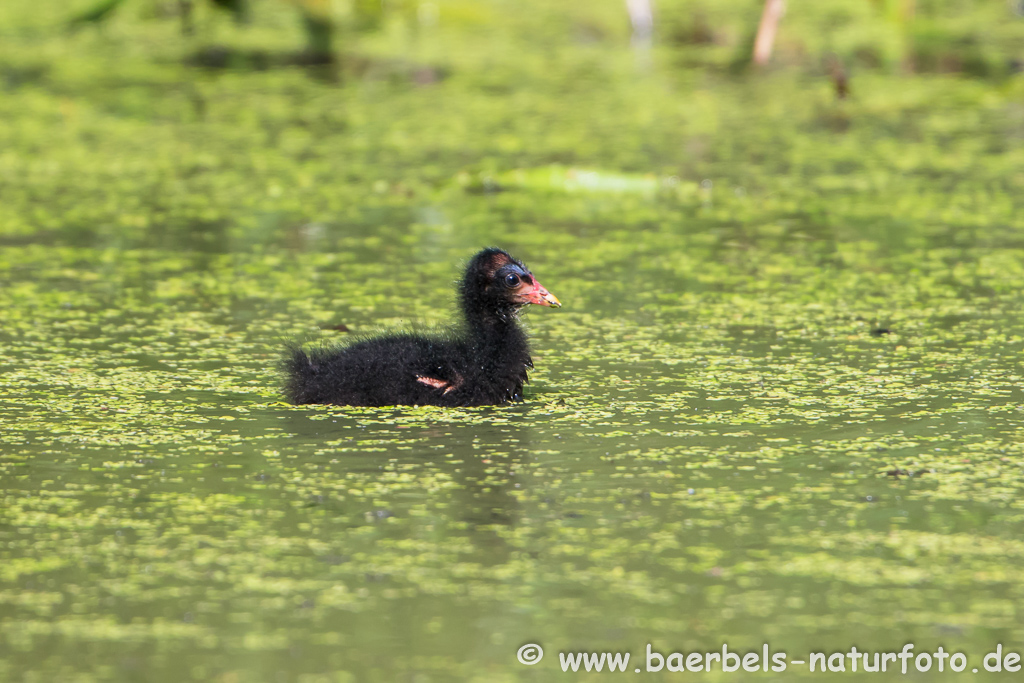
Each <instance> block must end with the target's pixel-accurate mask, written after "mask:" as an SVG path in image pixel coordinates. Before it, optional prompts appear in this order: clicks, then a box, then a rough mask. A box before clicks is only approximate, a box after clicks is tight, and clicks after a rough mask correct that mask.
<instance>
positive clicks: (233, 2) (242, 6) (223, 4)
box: [210, 0, 249, 23]
mask: <svg viewBox="0 0 1024 683" xmlns="http://www.w3.org/2000/svg"><path fill="white" fill-rule="evenodd" d="M210 1H211V2H212V3H213V4H214V5H216V6H217V7H219V8H221V9H222V10H224V11H226V12H230V13H231V14H232V15H233V16H234V17H235V21H237V22H238V23H243V22H245V21H247V20H248V19H249V2H248V0H210Z"/></svg>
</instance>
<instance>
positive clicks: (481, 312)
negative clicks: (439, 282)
mask: <svg viewBox="0 0 1024 683" xmlns="http://www.w3.org/2000/svg"><path fill="white" fill-rule="evenodd" d="M459 295H460V304H461V308H462V315H463V321H462V323H461V325H459V326H457V327H456V328H454V329H453V330H450V331H448V332H445V333H441V334H438V335H435V336H424V335H418V334H411V333H401V332H399V333H393V334H388V335H385V336H382V337H375V338H372V339H366V340H364V341H360V342H357V343H355V344H351V345H349V346H343V347H340V348H314V349H312V350H310V351H303V350H302V349H299V348H293V349H292V351H291V355H290V357H289V358H288V359H287V361H286V370H287V373H288V380H287V385H286V388H285V391H286V393H287V395H288V398H289V399H290V400H291V401H292V402H293V403H296V404H302V403H330V404H335V405H352V406H389V405H436V406H482V405H496V404H499V403H505V402H506V401H517V400H519V399H521V398H522V393H523V382H526V381H527V368H532V367H533V361H532V360H531V359H530V348H529V344H528V343H527V338H526V334H525V333H524V332H523V331H522V330H521V329H520V328H519V325H518V319H519V313H520V310H521V309H522V308H523V307H524V306H525V305H526V304H539V305H541V306H553V307H556V308H557V307H559V306H561V305H562V304H561V303H560V302H559V301H558V299H556V298H555V297H554V295H552V294H551V293H549V292H548V290H546V289H545V288H544V287H543V286H542V285H541V284H540V283H539V282H537V280H536V279H535V278H534V277H533V274H532V273H531V272H530V270H529V269H528V268H527V267H526V266H525V265H523V263H522V262H521V261H517V260H516V259H514V258H512V256H511V255H510V254H509V253H508V252H506V251H502V250H501V249H495V248H489V249H484V250H483V251H481V252H480V253H478V254H477V255H476V256H474V257H473V259H472V260H471V261H470V262H469V265H468V266H467V267H466V272H465V274H464V275H463V277H462V282H461V283H460V284H459Z"/></svg>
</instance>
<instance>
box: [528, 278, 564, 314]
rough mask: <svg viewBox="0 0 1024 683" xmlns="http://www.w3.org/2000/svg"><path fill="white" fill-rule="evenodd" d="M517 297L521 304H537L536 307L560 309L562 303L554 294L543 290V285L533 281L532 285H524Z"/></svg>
mask: <svg viewBox="0 0 1024 683" xmlns="http://www.w3.org/2000/svg"><path fill="white" fill-rule="evenodd" d="M518 294H519V297H520V299H521V300H522V301H523V303H527V304H537V305H538V306H550V307H551V308H560V307H561V306H562V302H561V301H559V300H558V297H556V296H555V295H554V294H552V293H551V292H549V291H548V290H547V289H545V288H544V285H542V284H541V283H539V282H537V280H534V281H533V283H532V284H529V285H525V286H524V287H523V288H522V289H521V290H520V291H519V293H518Z"/></svg>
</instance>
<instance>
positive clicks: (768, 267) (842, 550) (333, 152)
mask: <svg viewBox="0 0 1024 683" xmlns="http://www.w3.org/2000/svg"><path fill="white" fill-rule="evenodd" d="M115 38H117V36H115ZM73 40H78V41H88V40H90V38H88V37H79V38H75V39H73ZM115 42H116V41H115ZM89 46H90V49H93V50H95V51H96V52H97V54H99V55H100V57H97V58H96V59H97V60H99V61H97V62H96V63H95V64H94V63H91V62H86V63H85V64H84V65H83V64H82V63H71V62H68V61H63V60H61V59H59V58H56V57H45V58H44V57H39V58H38V59H40V60H43V61H42V62H40V63H41V64H42V65H43V66H42V67H40V68H43V73H45V74H47V75H46V76H45V77H42V80H40V81H39V82H38V83H28V84H26V83H23V82H21V81H19V82H18V83H14V82H13V81H11V83H9V84H8V86H7V88H8V95H9V96H8V97H5V98H4V99H2V100H0V114H2V116H3V117H4V119H5V121H7V122H8V123H9V125H7V126H4V127H2V128H0V194H2V196H3V201H2V206H0V221H2V224H3V226H4V229H3V232H2V233H0V245H2V250H0V317H2V321H3V324H2V326H0V342H2V344H3V348H4V354H3V357H2V358H0V392H2V397H3V399H2V401H0V424H2V432H0V499H2V503H3V504H2V506H0V644H2V645H0V678H3V679H4V680H32V681H51V680H67V681H93V680H96V681H168V682H170V681H184V680H196V681H224V682H231V681H302V682H306V683H312V682H314V681H359V682H362V681H381V682H391V681H416V682H418V683H423V682H425V681H449V680H466V681H488V682H499V681H519V680H523V681H535V680H536V681H546V680H560V679H562V678H564V677H565V676H566V675H568V674H563V673H562V671H561V668H560V667H559V665H558V653H559V652H576V651H608V652H630V653H631V655H632V657H633V659H631V661H630V666H629V671H632V670H633V669H634V666H636V667H644V666H645V661H644V659H643V658H644V656H645V648H646V646H647V644H648V643H650V644H651V645H652V647H653V648H654V650H656V651H659V652H661V653H663V654H666V655H667V654H669V653H671V652H685V653H690V652H695V651H697V652H702V651H715V650H717V651H721V647H722V644H723V643H726V644H727V645H728V647H729V649H730V650H732V651H739V652H747V651H754V652H761V648H762V645H763V644H765V643H768V644H769V646H770V649H771V651H772V652H786V653H788V656H789V659H790V660H796V659H804V660H806V659H808V658H809V653H810V652H812V651H818V652H825V653H828V654H831V653H834V652H837V651H841V652H847V651H849V649H850V647H851V646H856V647H857V648H858V649H859V650H862V651H864V650H866V651H869V652H898V651H900V650H901V649H902V648H903V646H904V645H905V644H906V643H914V645H915V647H916V650H915V652H917V653H920V652H923V651H929V652H931V651H934V650H935V649H936V648H937V647H938V646H940V645H941V646H943V647H944V648H945V649H946V650H947V651H959V652H963V653H965V654H966V655H967V657H968V661H969V665H968V667H967V669H966V671H965V672H964V673H963V674H955V673H949V672H948V671H947V673H945V674H942V675H943V676H946V677H948V678H949V679H951V680H959V678H960V677H963V678H966V677H969V676H971V675H972V674H971V669H972V667H980V666H981V659H982V657H983V656H984V655H985V654H986V653H988V652H990V651H992V650H994V649H995V646H996V645H997V644H999V643H1002V644H1003V646H1004V648H1006V649H1008V650H1014V649H1015V650H1016V651H1021V650H1024V615H1022V613H1021V611H1020V608H1019V605H1020V604H1024V603H1022V600H1024V588H1022V587H1024V570H1022V569H1021V567H1022V566H1024V561H1022V560H1024V540H1022V538H1024V503H1022V498H1021V495H1020V494H1021V488H1022V480H1021V477H1020V466H1021V462H1022V460H1024V419H1022V418H1024V415H1022V388H1021V353H1022V351H1024V324H1022V322H1021V317H1020V309H1021V305H1022V300H1024V295H1022V286H1024V240H1022V235H1024V232H1022V229H1024V224H1022V221H1021V216H1022V215H1024V211H1022V210H1024V206H1022V205H1024V200H1022V199H1021V198H1022V197H1024V173H1022V172H1021V169H1022V168H1024V134H1022V131H1024V128H1022V122H1024V110H1022V109H1021V105H1020V102H1021V101H1022V100H1021V95H1022V94H1024V90H1022V84H1021V81H1020V79H1019V78H1018V79H1016V80H1014V81H1009V82H1008V83H983V82H971V81H967V80H960V79H957V78H952V77H949V78H946V77H923V76H922V77H915V78H909V77H900V76H884V75H870V74H865V75H864V76H863V77H862V78H861V79H860V80H858V81H857V82H856V88H857V90H856V91H855V92H857V93H858V96H857V97H856V98H854V99H852V100H851V101H845V102H835V101H833V98H832V95H831V93H830V92H829V90H828V86H827V84H824V85H823V84H822V83H820V82H818V81H815V80H814V79H812V78H809V77H807V76H805V75H798V74H793V73H776V74H771V75H768V76H765V77H764V78H763V79H762V78H753V77H737V78H732V77H726V76H721V77H720V78H718V79H714V80H708V81H703V80H700V79H695V78H693V77H689V76H685V75H684V74H681V73H679V72H676V71H673V70H671V69H665V70H661V71H659V70H657V69H655V70H654V71H653V72H652V73H647V74H645V75H642V76H640V77H637V75H636V74H635V73H634V71H633V69H634V66H633V63H632V61H631V59H632V58H631V55H630V54H629V53H628V52H625V51H623V52H622V53H621V54H619V53H616V54H615V57H614V59H611V58H608V59H610V60H611V61H609V62H607V63H606V62H604V61H602V60H603V59H604V57H602V56H601V54H599V53H597V52H588V51H587V50H586V49H584V48H580V50H581V52H580V53H579V54H577V53H572V54H571V55H568V56H566V57H565V59H563V60H562V61H560V62H558V64H559V65H560V66H559V68H558V69H553V70H552V71H551V73H544V72H543V71H538V70H532V71H531V70H530V69H533V68H534V67H535V64H534V63H533V62H530V63H528V64H526V65H524V66H522V67H521V69H522V71H514V72H512V75H511V76H510V75H509V73H505V72H499V73H497V74H493V73H491V72H487V71H485V72H483V73H481V72H472V73H470V74H469V75H460V74H459V73H456V74H455V75H453V76H451V78H449V79H448V80H445V81H442V82H439V83H436V84H432V85H429V86H425V87H413V86H407V85H401V86H398V85H394V84H388V83H381V82H377V81H367V82H354V83H347V84H341V85H339V84H334V83H325V82H321V81H318V80H317V79H315V78H310V77H308V76H307V75H306V74H303V73H301V72H292V71H288V70H283V71H273V72H268V73H235V72H226V73H214V74H205V75H203V76H202V77H201V78H196V79H195V80H192V79H193V75H192V72H190V71H188V70H187V69H185V68H183V67H180V66H177V65H170V66H169V65H168V64H159V63H158V65H157V66H148V67H146V68H145V69H144V68H142V67H132V66H126V65H118V66H114V65H115V64H116V59H115V58H114V56H113V55H114V54H115V48H113V47H109V46H98V45H96V44H92V43H90V44H89ZM8 49H9V50H11V49H10V48H8ZM104 50H109V51H110V52H104ZM23 54H24V51H21V52H17V54H15V52H13V51H9V52H7V53H4V55H5V56H4V58H5V59H6V60H7V62H6V63H8V64H9V65H10V64H14V65H15V66H18V65H19V64H20V66H19V67H18V68H20V69H21V70H22V71H18V73H22V72H23V71H24V70H25V69H27V68H28V67H29V66H33V65H36V66H38V64H36V63H35V62H31V63H25V59H26V58H25V57H23ZM104 55H106V56H105V57H104ZM51 58H52V59H53V61H52V62H50V61H46V60H49V59H51ZM32 59H37V58H35V57H33V58H32ZM103 59H106V60H107V61H103ZM18 60H21V61H20V62H19V61H18ZM26 64H27V65H26ZM90 64H91V66H90ZM96 64H102V65H106V67H105V68H108V69H110V70H109V71H107V72H104V71H103V70H102V69H100V68H99V67H98V66H96ZM503 68H505V67H503ZM517 68H519V67H517ZM12 69H14V67H13V66H9V67H8V70H9V71H10V72H11V73H14V71H12ZM147 69H148V70H147ZM83 72H88V73H87V75H88V76H89V77H90V78H92V79H94V81H93V82H91V84H90V85H88V86H86V85H82V82H83V81H82V76H83ZM517 79H518V80H517ZM527 79H531V80H527ZM507 83H513V84H515V83H519V85H505V84H507ZM596 86H600V87H596ZM197 97H198V98H200V99H202V100H203V101H204V102H205V103H206V104H205V105H203V106H204V107H205V109H204V110H203V112H202V113H197V110H196V108H195V105H194V98H197ZM638 103H642V105H643V106H640V107H638V106H637V104H638ZM491 244H495V245H500V246H502V247H505V248H507V249H509V250H510V251H511V252H512V253H513V254H515V255H516V256H517V257H519V258H521V259H523V260H524V261H526V263H527V264H528V265H529V266H530V267H531V268H532V269H533V271H534V272H535V273H536V274H537V276H538V278H539V279H540V280H541V281H542V282H544V284H545V285H546V286H547V287H548V288H549V289H550V290H551V291H552V292H553V293H554V294H556V295H557V296H558V297H559V298H560V299H561V301H562V302H563V305H564V307H563V308H562V309H559V310H533V311H530V312H529V313H528V315H526V316H525V323H526V324H527V325H528V327H529V329H530V331H531V335H532V340H533V346H534V360H535V363H536V370H535V371H534V372H533V374H532V379H531V383H530V384H529V385H528V388H527V392H526V400H525V402H523V403H521V404H517V405H512V406H502V407H489V408H474V409H458V410H454V409H441V408H433V407H409V408H384V409H365V408H358V409H357V408H345V407H325V406H318V407H309V406H302V407H294V406H290V405H287V404H286V403H284V402H283V401H282V397H281V394H280V391H279V387H280V385H281V375H280V371H279V369H278V366H279V363H280V361H281V357H282V355H283V349H284V347H285V345H286V344H287V343H289V342H292V341H303V340H307V341H310V342H312V343H319V342H320V341H324V340H326V341H328V342H334V341H338V342H344V340H345V339H347V338H349V337H351V336H352V335H353V334H366V333H372V332H373V331H375V330H378V329H381V328H385V327H391V326H406V327H408V326H412V325H414V324H415V325H423V326H433V325H443V324H444V323H445V321H446V320H448V319H450V318H451V317H452V315H453V310H452V306H453V301H454V298H453V283H454V281H455V280H456V279H457V277H458V275H459V270H460V268H461V264H462V263H464V262H465V260H466V259H468V258H469V257H470V256H471V255H472V254H473V253H475V251H476V250H477V249H479V248H480V247H482V246H486V245H491ZM339 325H340V326H344V327H347V328H348V329H349V330H351V332H340V331H337V330H334V329H332V328H334V327H336V326H339ZM528 643H537V644H540V645H542V646H543V648H544V651H545V653H546V655H545V658H544V660H543V661H542V662H540V663H539V664H537V665H535V666H532V667H528V666H524V665H522V664H520V663H519V662H518V661H517V659H516V653H517V651H518V650H519V648H520V647H521V646H523V645H524V644H528ZM846 666H847V668H848V669H849V666H850V664H849V660H847V662H846ZM890 666H894V665H890ZM643 675H644V676H645V677H646V678H647V679H649V680H675V679H676V678H678V677H679V676H684V675H690V676H693V677H698V676H699V675H702V674H692V673H691V674H681V673H670V672H668V671H667V670H662V671H661V672H660V673H645V674H643ZM729 675H742V674H725V673H721V672H718V673H715V674H713V675H711V676H709V677H708V678H709V679H710V678H715V679H717V678H725V677H728V676H729ZM761 675H762V677H763V678H764V679H765V680H769V679H776V678H775V677H778V678H777V680H791V679H794V678H802V677H804V676H807V677H812V676H811V674H809V673H808V671H807V666H804V665H797V664H792V665H791V666H790V667H789V668H788V669H787V671H786V672H784V673H776V674H771V673H769V674H761ZM816 675H821V674H816ZM830 675H832V676H835V675H838V674H830ZM847 675H850V674H847ZM877 675H879V674H875V676H877ZM1002 675H1003V676H1009V674H1005V673H1004V674H1002ZM618 676H620V677H623V678H624V677H626V675H623V674H618ZM629 676H633V674H632V673H631V674H629ZM988 676H989V677H991V678H993V679H996V680H999V679H1000V675H998V674H988ZM576 677H577V678H579V679H581V680H590V677H592V678H598V677H605V678H614V677H615V675H612V674H607V673H605V674H601V675H598V674H591V675H590V677H588V675H586V674H583V673H580V674H577V675H576ZM865 677H871V674H865Z"/></svg>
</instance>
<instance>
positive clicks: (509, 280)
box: [505, 273, 519, 287]
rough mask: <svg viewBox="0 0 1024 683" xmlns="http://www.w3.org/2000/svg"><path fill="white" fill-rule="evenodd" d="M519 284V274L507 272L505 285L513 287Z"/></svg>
mask: <svg viewBox="0 0 1024 683" xmlns="http://www.w3.org/2000/svg"><path fill="white" fill-rule="evenodd" d="M518 284H519V276H518V275H516V274H515V273H509V274H508V275H506V276H505V285H507V286H508V287H515V286H516V285H518Z"/></svg>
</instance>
